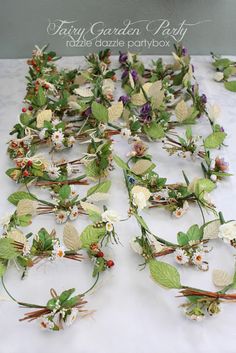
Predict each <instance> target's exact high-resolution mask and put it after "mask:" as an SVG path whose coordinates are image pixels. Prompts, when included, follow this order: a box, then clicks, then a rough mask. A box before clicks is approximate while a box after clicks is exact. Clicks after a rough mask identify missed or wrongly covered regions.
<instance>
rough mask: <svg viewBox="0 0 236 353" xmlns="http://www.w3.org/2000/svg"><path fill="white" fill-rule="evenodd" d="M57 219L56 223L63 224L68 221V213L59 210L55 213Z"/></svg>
mask: <svg viewBox="0 0 236 353" xmlns="http://www.w3.org/2000/svg"><path fill="white" fill-rule="evenodd" d="M55 217H56V223H58V224H62V223H65V222H66V221H67V218H68V213H67V212H66V211H63V210H59V211H57V212H55Z"/></svg>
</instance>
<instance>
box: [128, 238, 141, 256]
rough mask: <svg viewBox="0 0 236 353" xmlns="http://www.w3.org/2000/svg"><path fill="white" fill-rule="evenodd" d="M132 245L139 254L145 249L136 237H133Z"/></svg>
mask: <svg viewBox="0 0 236 353" xmlns="http://www.w3.org/2000/svg"><path fill="white" fill-rule="evenodd" d="M130 246H131V248H132V250H133V251H134V252H136V253H137V254H139V255H142V252H143V249H142V247H141V246H140V245H139V243H138V242H137V241H136V238H133V239H132V240H131V241H130Z"/></svg>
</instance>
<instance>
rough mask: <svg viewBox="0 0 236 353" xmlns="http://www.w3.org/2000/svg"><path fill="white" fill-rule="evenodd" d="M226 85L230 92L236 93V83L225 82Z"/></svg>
mask: <svg viewBox="0 0 236 353" xmlns="http://www.w3.org/2000/svg"><path fill="white" fill-rule="evenodd" d="M224 85H225V88H226V89H227V90H228V91H231V92H236V81H227V82H224Z"/></svg>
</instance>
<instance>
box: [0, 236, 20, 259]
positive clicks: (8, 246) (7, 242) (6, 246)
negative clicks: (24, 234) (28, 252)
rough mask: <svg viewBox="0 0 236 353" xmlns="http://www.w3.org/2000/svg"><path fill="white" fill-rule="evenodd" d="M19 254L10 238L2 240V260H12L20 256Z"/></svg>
mask: <svg viewBox="0 0 236 353" xmlns="http://www.w3.org/2000/svg"><path fill="white" fill-rule="evenodd" d="M18 254H19V253H18V252H17V251H16V248H15V247H14V245H13V240H12V239H10V238H1V239H0V258H1V259H5V260H11V259H14V258H16V257H17V256H18Z"/></svg>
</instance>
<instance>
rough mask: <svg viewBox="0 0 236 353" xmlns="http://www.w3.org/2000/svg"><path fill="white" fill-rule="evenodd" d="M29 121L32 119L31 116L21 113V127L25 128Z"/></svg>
mask: <svg viewBox="0 0 236 353" xmlns="http://www.w3.org/2000/svg"><path fill="white" fill-rule="evenodd" d="M31 119H32V116H31V115H29V114H26V113H22V114H21V115H20V122H21V124H22V125H25V126H27V125H28V124H29V122H30V120H31Z"/></svg>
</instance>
